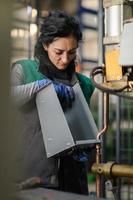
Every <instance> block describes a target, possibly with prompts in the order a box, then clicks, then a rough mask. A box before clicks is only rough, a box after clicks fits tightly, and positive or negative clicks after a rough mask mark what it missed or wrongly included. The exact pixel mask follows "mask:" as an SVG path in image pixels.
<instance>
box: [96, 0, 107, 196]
mask: <svg viewBox="0 0 133 200" xmlns="http://www.w3.org/2000/svg"><path fill="white" fill-rule="evenodd" d="M103 37H104V9H103V0H99V9H98V55H99V57H98V66H102V65H103V63H105V62H104V45H103ZM100 78H101V79H103V76H102V77H100ZM101 81H102V82H103V80H101ZM98 116H99V117H98V119H99V121H98V127H99V130H101V129H102V127H103V117H101V116H103V93H102V92H101V91H98ZM105 144H106V138H105V137H103V138H102V148H101V161H102V162H105V157H106V155H105ZM101 196H102V197H105V181H104V177H101Z"/></svg>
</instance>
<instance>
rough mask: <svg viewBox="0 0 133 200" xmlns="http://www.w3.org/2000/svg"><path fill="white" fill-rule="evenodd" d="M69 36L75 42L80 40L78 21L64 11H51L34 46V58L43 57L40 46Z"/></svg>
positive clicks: (42, 50) (42, 49)
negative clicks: (57, 38)
mask: <svg viewBox="0 0 133 200" xmlns="http://www.w3.org/2000/svg"><path fill="white" fill-rule="evenodd" d="M70 35H73V36H74V38H76V39H77V42H79V41H80V40H81V39H82V33H81V30H80V25H79V22H78V20H77V19H76V18H75V17H73V16H70V15H69V14H68V13H67V12H65V11H60V10H55V11H51V12H50V13H49V15H48V16H46V17H45V18H44V21H43V24H42V26H41V29H40V36H39V38H38V40H37V43H36V45H35V52H34V55H35V57H36V58H37V59H39V60H40V59H41V58H42V57H43V53H44V48H43V46H42V44H50V43H51V42H52V41H53V40H54V38H55V37H67V36H70Z"/></svg>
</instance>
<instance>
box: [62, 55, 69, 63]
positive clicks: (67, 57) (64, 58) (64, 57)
mask: <svg viewBox="0 0 133 200" xmlns="http://www.w3.org/2000/svg"><path fill="white" fill-rule="evenodd" d="M62 62H63V63H64V64H67V63H68V62H69V56H68V55H67V54H63V55H62Z"/></svg>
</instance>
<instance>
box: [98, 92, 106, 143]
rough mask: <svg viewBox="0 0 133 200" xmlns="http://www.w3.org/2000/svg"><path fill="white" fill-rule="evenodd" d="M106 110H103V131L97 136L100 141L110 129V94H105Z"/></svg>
mask: <svg viewBox="0 0 133 200" xmlns="http://www.w3.org/2000/svg"><path fill="white" fill-rule="evenodd" d="M103 100H104V109H103V115H104V119H103V121H104V127H103V129H102V130H101V131H100V132H99V133H98V134H97V139H100V136H101V135H102V134H104V133H105V132H106V130H107V129H108V121H109V94H108V93H104V97H103Z"/></svg>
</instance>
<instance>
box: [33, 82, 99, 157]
mask: <svg viewBox="0 0 133 200" xmlns="http://www.w3.org/2000/svg"><path fill="white" fill-rule="evenodd" d="M73 89H74V92H75V101H74V102H73V105H72V108H69V109H67V110H66V111H65V113H64V112H63V110H62V107H61V105H60V102H59V100H58V97H57V95H56V92H55V90H54V87H53V86H52V85H49V86H47V87H46V88H44V89H43V90H41V91H40V92H39V93H38V94H37V97H36V104H37V109H38V114H39V118H40V123H41V128H42V133H43V139H44V144H45V148H46V153H47V157H51V156H53V155H55V154H57V153H60V152H62V151H64V150H66V149H69V148H71V147H73V146H75V145H78V146H80V145H81V146H83V145H88V144H92V143H99V142H100V141H99V140H97V139H96V135H97V133H98V130H97V127H96V124H95V122H94V119H93V116H92V114H91V112H90V109H89V107H88V104H87V102H86V100H85V98H84V95H83V93H82V90H81V88H80V86H79V84H78V83H77V84H75V85H74V87H73Z"/></svg>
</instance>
